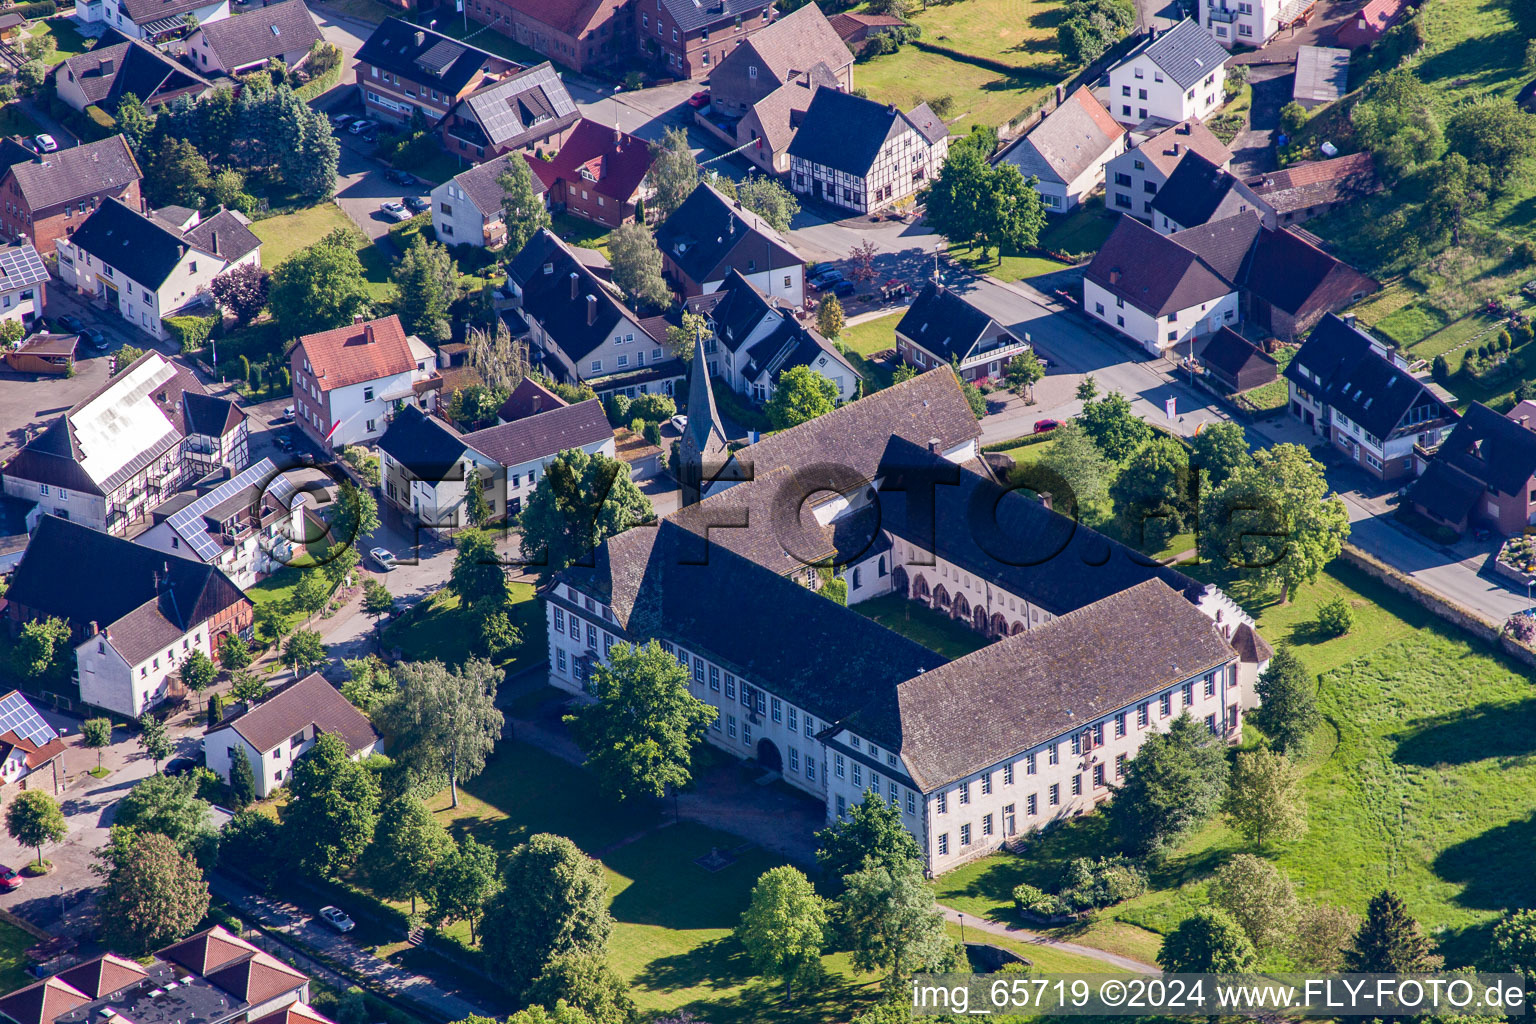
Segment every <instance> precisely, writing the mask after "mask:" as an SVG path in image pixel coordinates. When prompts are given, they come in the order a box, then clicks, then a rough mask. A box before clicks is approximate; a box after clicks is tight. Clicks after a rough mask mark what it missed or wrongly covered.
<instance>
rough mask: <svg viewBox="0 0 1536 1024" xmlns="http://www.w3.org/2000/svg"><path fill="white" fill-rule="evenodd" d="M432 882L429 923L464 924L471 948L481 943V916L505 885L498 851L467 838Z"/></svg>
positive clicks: (444, 861) (441, 865) (440, 864)
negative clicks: (498, 868)
mask: <svg viewBox="0 0 1536 1024" xmlns="http://www.w3.org/2000/svg"><path fill="white" fill-rule="evenodd" d="M430 882H431V885H430V887H429V889H428V891H427V919H428V920H429V921H431V922H432V923H433V924H434V925H435V926H437V927H442V925H443V924H444V923H445V922H451V921H463V922H464V923H465V924H468V925H469V942H470V945H475V944H476V943H478V942H479V941H480V940H479V939H478V938H477V937H476V929H477V928H479V926H480V919H481V915H483V914H484V913H485V907H486V904H487V903H489V902H490V900H491V897H492V896H494V895H496V889H497V886H499V885H500V883H501V878H500V876H499V875H498V874H497V872H496V851H495V850H493V849H491V848H490V847H489V846H482V845H481V844H479V843H477V842H475V837H474V836H465V837H464V840H463V841H462V842H460V843H459V844H458V845H457V846H455V847H453V848H452V849H450V850H449V851H448V853H447V854H446V855H445V856H444V857H443V858H442V860H441V861H439V862H438V865H437V870H436V871H434V872H433V873H432V877H431V880H430Z"/></svg>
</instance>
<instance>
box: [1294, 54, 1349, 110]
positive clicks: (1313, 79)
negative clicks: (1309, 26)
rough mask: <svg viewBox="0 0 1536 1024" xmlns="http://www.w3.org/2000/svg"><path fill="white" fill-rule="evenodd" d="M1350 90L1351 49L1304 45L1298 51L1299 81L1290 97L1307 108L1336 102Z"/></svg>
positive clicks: (1297, 72)
mask: <svg viewBox="0 0 1536 1024" xmlns="http://www.w3.org/2000/svg"><path fill="white" fill-rule="evenodd" d="M1347 92H1349V51H1348V50H1344V49H1340V48H1337V47H1332V46H1303V47H1301V48H1300V49H1299V50H1298V51H1297V54H1296V84H1295V85H1294V86H1293V87H1292V89H1291V99H1293V100H1295V101H1296V102H1297V103H1299V104H1300V105H1301V106H1302V107H1303V108H1304V109H1306V110H1309V111H1310V110H1315V109H1316V108H1318V107H1321V106H1326V105H1327V104H1329V103H1333V102H1336V101H1337V100H1338V98H1339V97H1340V96H1343V95H1344V94H1345V93H1347Z"/></svg>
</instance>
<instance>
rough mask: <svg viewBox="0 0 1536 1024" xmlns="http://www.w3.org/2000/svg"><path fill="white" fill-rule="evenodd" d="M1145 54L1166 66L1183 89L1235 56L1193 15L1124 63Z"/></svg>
mask: <svg viewBox="0 0 1536 1024" xmlns="http://www.w3.org/2000/svg"><path fill="white" fill-rule="evenodd" d="M1142 54H1145V55H1146V56H1147V57H1148V58H1149V59H1150V60H1151V61H1152V63H1154V64H1156V65H1157V66H1158V67H1160V68H1162V69H1163V72H1164V73H1165V74H1166V75H1167V76H1168V77H1169V78H1171V79H1173V80H1174V81H1175V82H1177V83H1179V87H1180V88H1182V89H1188V88H1189V87H1190V86H1192V85H1194V84H1195V83H1196V82H1198V81H1200V80H1201V79H1203V78H1204V77H1205V76H1206V75H1209V74H1210V73H1211V72H1212V71H1220V70H1221V69H1222V67H1223V66H1224V65H1225V64H1226V63H1227V61H1228V59H1230V58H1231V56H1232V55H1231V54H1229V53H1228V52H1227V51H1226V49H1225V48H1224V47H1223V46H1222V45H1221V44H1220V43H1218V42H1217V41H1216V38H1215V37H1214V36H1212V35H1211V34H1210V33H1209V32H1207V31H1206V30H1205V29H1203V28H1201V27H1200V24H1199V22H1196V21H1194V20H1193V19H1189V18H1186V19H1185V20H1184V21H1181V22H1179V23H1178V24H1177V25H1175V26H1174V27H1173V28H1171V29H1169V30H1168V31H1166V32H1164V33H1162V34H1160V35H1159V36H1158V37H1157V38H1156V39H1154V40H1152V41H1151V42H1150V43H1147V44H1145V45H1144V46H1143V47H1142V48H1141V49H1140V50H1139V51H1138V52H1135V53H1132V54H1130V55H1129V56H1127V57H1126V59H1125V61H1121V63H1122V64H1123V63H1126V62H1127V61H1130V60H1133V59H1135V58H1136V57H1138V56H1141V55H1142Z"/></svg>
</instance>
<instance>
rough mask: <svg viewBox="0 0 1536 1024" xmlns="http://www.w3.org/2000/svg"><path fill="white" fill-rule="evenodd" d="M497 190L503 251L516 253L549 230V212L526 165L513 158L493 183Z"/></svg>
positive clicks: (525, 161) (517, 158)
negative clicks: (504, 231) (503, 226)
mask: <svg viewBox="0 0 1536 1024" xmlns="http://www.w3.org/2000/svg"><path fill="white" fill-rule="evenodd" d="M496 184H498V185H500V186H501V191H502V197H501V216H502V222H503V223H504V224H506V226H507V245H506V251H507V252H509V253H518V252H521V251H522V248H523V246H525V245H527V244H528V240H529V239H530V238H532V237H533V236H534V235H536V234H538V233H539V229H541V228H547V227H549V210H548V208H546V207H545V205H544V200H543V198H542V197H541V196H540V195H539V192H538V189H537V188H536V187H535V185H534V183H533V171H532V170H531V169H530V168H529V166H528V161H527V160H525V159H523V157H522V156H521V155H517V154H514V155H513V157H512V159H510V160H508V161H507V169H506V171H505V172H503V173H502V175H501V177H499V178H497V179H496Z"/></svg>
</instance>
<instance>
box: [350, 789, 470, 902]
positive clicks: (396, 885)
mask: <svg viewBox="0 0 1536 1024" xmlns="http://www.w3.org/2000/svg"><path fill="white" fill-rule="evenodd" d="M452 849H453V839H452V837H450V836H449V835H448V831H447V829H445V828H443V826H442V825H441V824H439V823H438V820H437V819H436V818H435V817H433V816H432V812H431V811H429V810H427V808H426V805H425V804H423V803H422V802H421V801H420V800H418V799H417V798H416V797H414V796H411V795H410V794H409V793H407V794H404V795H401V796H397V797H395V798H394V799H393V800H391V801H390V802H389V803H387V804H385V805H384V806H383V807H382V808H381V809H380V810H379V820H378V821H377V822H376V823H375V824H374V826H373V841H372V842H370V843H369V844H368V849H367V850H365V851H363V857H362V860H361V862H360V864H359V866H360V867H361V868H362V870H363V873H364V874H365V875H366V876H367V877H368V880H369V884H370V885H371V886H372V887H373V891H374V892H375V893H377V894H378V895H380V896H382V897H384V898H385V899H390V900H404V899H409V900H410V901H411V913H412V914H414V913H416V898H417V897H418V896H426V895H427V894H428V893H429V892H430V891H431V887H432V877H433V874H434V872H435V871H436V869H437V867H438V865H439V864H440V863H441V862H442V860H443V859H444V858H445V857H446V856H447V855H448V853H449V852H450V851H451V850H452Z"/></svg>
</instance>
